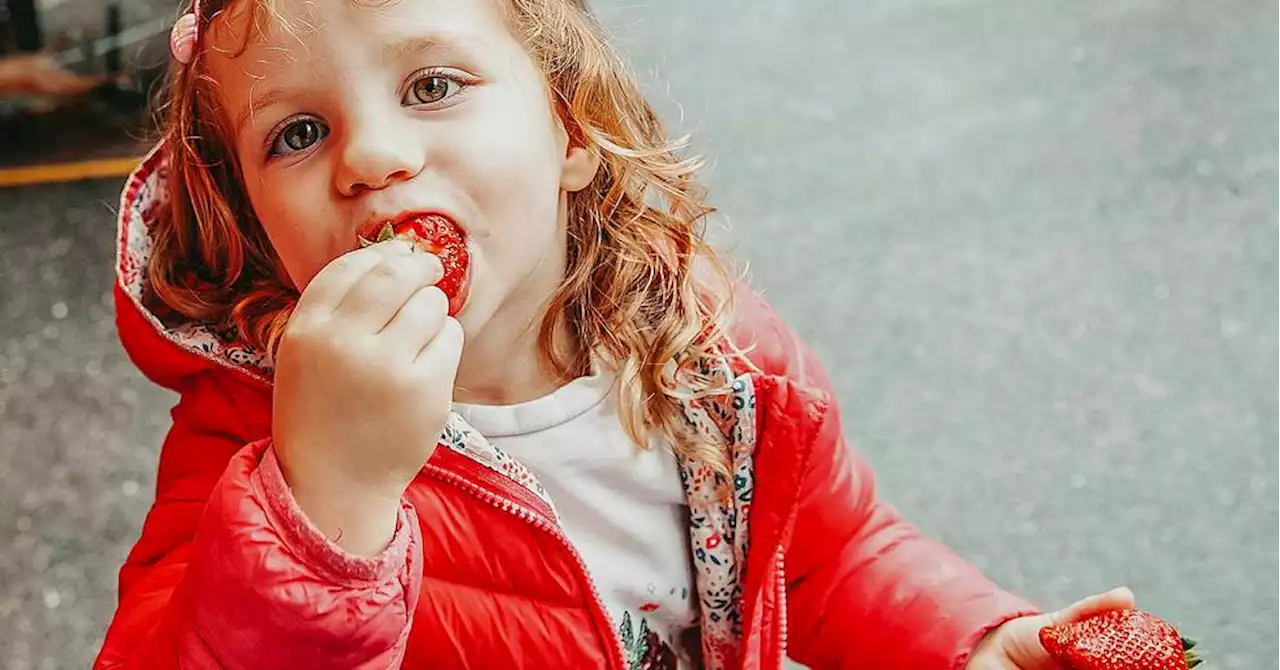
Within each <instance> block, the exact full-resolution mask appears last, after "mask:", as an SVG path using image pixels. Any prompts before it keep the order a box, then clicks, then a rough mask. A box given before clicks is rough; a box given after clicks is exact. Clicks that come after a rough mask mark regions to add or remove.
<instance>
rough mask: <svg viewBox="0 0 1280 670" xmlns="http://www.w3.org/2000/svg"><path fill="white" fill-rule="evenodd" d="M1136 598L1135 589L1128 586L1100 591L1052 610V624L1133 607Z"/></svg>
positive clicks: (1050, 620)
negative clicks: (1062, 607)
mask: <svg viewBox="0 0 1280 670" xmlns="http://www.w3.org/2000/svg"><path fill="white" fill-rule="evenodd" d="M1135 606H1136V605H1135V600H1134V597H1133V591H1130V590H1129V589H1128V587H1125V586H1121V587H1119V588H1115V589H1111V590H1110V591H1107V592H1106V593H1100V594H1098V595H1096V596H1090V597H1088V598H1085V599H1084V600H1081V601H1078V602H1076V603H1075V604H1072V605H1070V606H1068V607H1066V608H1065V609H1061V610H1058V611H1057V612H1051V613H1050V614H1049V615H1048V618H1049V623H1050V625H1055V626H1056V625H1058V624H1063V623H1070V622H1072V621H1079V620H1081V619H1087V618H1089V617H1091V616H1093V615H1095V614H1101V613H1102V612H1107V611H1110V610H1117V609H1132V608H1134V607H1135Z"/></svg>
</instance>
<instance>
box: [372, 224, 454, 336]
mask: <svg viewBox="0 0 1280 670" xmlns="http://www.w3.org/2000/svg"><path fill="white" fill-rule="evenodd" d="M391 238H397V239H402V240H405V241H407V242H409V243H410V244H413V245H414V246H415V247H417V248H419V249H422V250H424V251H427V252H428V253H432V254H435V255H436V256H437V257H438V258H439V259H440V264H441V265H443V266H444V277H442V278H441V279H440V281H438V282H436V286H437V287H439V288H440V290H441V291H443V292H444V294H445V296H447V297H448V298H449V316H454V315H456V314H457V313H458V312H459V311H461V310H462V306H463V305H465V304H466V302H467V294H468V293H469V292H470V290H471V253H470V251H469V250H468V249H467V241H466V238H465V237H464V236H463V233H462V230H461V229H460V228H459V227H458V226H457V224H455V223H454V222H452V221H450V220H449V219H447V218H445V217H443V216H440V215H439V214H425V215H415V216H411V217H407V218H405V219H402V220H400V221H397V222H394V223H392V222H387V223H385V224H383V226H382V228H381V229H380V230H379V231H378V236H377V238H376V239H373V240H368V239H365V238H364V237H361V238H360V245H361V246H369V245H370V244H376V243H378V242H385V241H386V240H389V239H391Z"/></svg>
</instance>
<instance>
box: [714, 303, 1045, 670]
mask: <svg viewBox="0 0 1280 670" xmlns="http://www.w3.org/2000/svg"><path fill="white" fill-rule="evenodd" d="M739 300H740V301H741V303H743V307H742V308H741V309H744V310H747V311H749V312H750V311H754V312H755V316H753V317H748V318H749V320H750V322H751V323H753V324H754V325H756V327H755V328H753V331H754V333H753V336H754V339H755V342H756V345H757V348H756V350H755V351H754V352H753V360H755V361H757V363H756V364H757V365H758V366H760V367H761V368H762V369H763V371H764V372H766V373H768V374H776V375H779V376H783V377H786V378H787V379H788V380H789V381H790V382H791V383H792V384H793V385H795V386H797V387H800V388H802V389H805V395H806V396H807V397H808V398H809V401H810V407H809V408H808V409H809V410H811V411H810V412H809V413H810V414H811V416H812V419H813V431H812V433H811V435H812V436H813V437H812V438H811V439H812V449H811V451H810V455H809V458H808V461H807V463H806V466H805V469H804V472H803V475H802V481H801V484H800V487H799V505H798V508H797V512H796V519H795V527H794V531H793V533H792V536H791V541H790V543H789V545H788V547H787V549H786V556H785V565H786V569H787V575H788V580H789V581H788V586H787V630H788V631H789V633H788V646H789V649H790V655H791V656H792V658H794V659H795V660H796V661H798V662H800V663H803V664H805V665H807V666H809V667H811V668H814V669H815V670H826V669H828V668H880V669H883V670H929V669H931V668H937V669H939V670H943V669H946V670H951V669H955V670H960V669H961V668H963V667H964V665H965V663H966V662H967V660H968V657H969V654H970V653H971V652H972V651H973V649H974V647H976V646H977V644H978V642H980V641H981V640H982V638H983V636H984V635H986V633H987V632H989V631H990V630H992V629H993V628H995V627H997V626H999V625H1000V624H1001V623H1004V622H1005V621H1007V620H1009V619H1011V618H1014V617H1017V616H1021V615H1024V614H1032V613H1035V612H1036V611H1037V610H1036V608H1035V607H1034V606H1032V605H1031V604H1029V603H1027V602H1025V601H1023V600H1022V599H1020V598H1018V597H1017V596H1015V595H1013V594H1010V593H1008V592H1006V591H1003V590H1002V589H1000V588H999V587H998V586H996V585H995V584H993V583H992V582H991V581H990V580H988V579H987V578H986V577H985V576H983V574H982V573H981V572H980V571H978V570H977V568H975V567H973V566H972V565H970V564H969V563H968V562H966V561H965V560H963V559H962V558H961V557H960V556H958V555H957V554H956V553H954V552H952V551H951V550H950V549H948V548H946V547H944V546H943V545H941V544H939V543H937V542H935V541H933V540H931V539H929V538H927V537H925V536H924V535H922V534H921V532H920V531H919V530H918V529H917V528H916V527H915V526H913V525H912V524H911V523H909V522H907V521H906V520H904V519H903V518H902V516H901V515H900V514H899V513H898V512H897V511H896V510H895V509H894V508H893V507H892V506H891V505H889V504H888V503H887V502H885V501H883V500H881V499H879V498H878V497H877V496H876V490H875V481H874V476H873V474H872V470H871V466H870V464H869V463H868V462H867V461H866V460H865V459H864V458H863V457H862V456H861V455H860V454H859V453H857V452H856V451H854V450H853V449H852V448H851V447H850V446H849V445H848V444H847V443H846V442H845V439H844V436H843V433H842V429H841V425H840V417H839V409H838V407H837V404H836V402H835V400H834V397H835V396H834V391H833V389H832V385H831V382H830V380H829V378H828V377H827V375H826V373H825V371H824V370H823V369H822V366H821V365H820V364H819V362H818V359H817V357H816V356H815V355H814V353H813V351H812V350H811V349H810V348H809V346H808V345H807V344H806V343H805V342H804V341H802V340H801V339H800V338H799V337H798V336H797V335H796V334H795V333H794V332H792V331H791V329H790V328H789V327H787V326H786V324H785V323H783V322H782V320H781V319H780V318H778V317H777V316H776V315H775V314H774V313H773V312H772V310H771V309H770V308H769V306H768V305H767V304H766V303H765V302H764V301H763V300H762V299H760V298H759V297H758V296H754V295H750V294H748V295H745V296H740V298H739Z"/></svg>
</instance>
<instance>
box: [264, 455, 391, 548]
mask: <svg viewBox="0 0 1280 670" xmlns="http://www.w3.org/2000/svg"><path fill="white" fill-rule="evenodd" d="M277 457H278V458H279V461H280V471H281V474H282V475H283V476H284V481H285V483H286V484H287V485H288V486H289V489H290V491H291V493H292V494H293V498H294V501H295V502H296V503H297V505H298V507H299V509H301V510H302V513H303V514H304V515H305V516H306V517H307V519H308V520H309V521H310V522H311V524H312V525H313V526H315V527H316V528H317V529H318V530H319V531H320V532H321V533H322V534H324V536H325V537H327V538H328V539H330V540H332V541H333V542H334V543H335V544H337V545H338V546H339V547H341V548H342V549H343V550H344V551H347V552H349V553H351V554H354V555H357V556H365V557H368V556H376V555H377V554H379V553H381V552H382V550H384V549H386V547H387V545H388V544H390V543H391V540H392V538H393V537H394V536H395V531H396V522H397V518H398V516H399V513H400V497H401V496H402V495H403V493H404V487H403V486H399V487H396V486H391V485H389V484H388V485H385V486H376V485H372V484H369V483H367V482H360V481H356V480H354V479H352V478H351V477H348V476H346V475H345V474H344V473H342V472H341V471H340V470H338V469H337V468H332V467H327V466H325V465H324V464H323V463H320V462H317V461H318V460H319V459H306V460H307V461H310V462H309V463H289V462H288V461H287V460H286V458H284V457H283V455H282V454H279V452H277Z"/></svg>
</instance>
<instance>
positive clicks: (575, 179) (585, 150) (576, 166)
mask: <svg viewBox="0 0 1280 670" xmlns="http://www.w3.org/2000/svg"><path fill="white" fill-rule="evenodd" d="M553 106H554V108H555V111H556V131H557V132H558V133H559V135H560V143H561V144H562V146H564V163H562V164H561V165H560V188H561V189H564V190H565V191H568V192H570V193H573V192H576V191H581V190H582V189H584V188H586V187H587V185H589V184H590V183H591V182H592V180H594V179H595V178H596V171H598V170H599V169H600V153H599V152H598V151H596V150H594V149H592V148H590V146H589V144H590V143H589V142H587V139H586V137H584V133H583V132H582V128H580V127H578V124H577V122H576V121H574V119H573V115H572V114H570V113H569V110H568V108H567V105H565V104H563V103H560V102H554V103H553Z"/></svg>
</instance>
